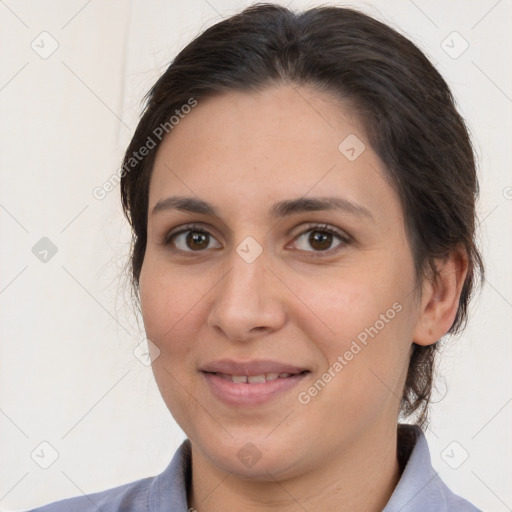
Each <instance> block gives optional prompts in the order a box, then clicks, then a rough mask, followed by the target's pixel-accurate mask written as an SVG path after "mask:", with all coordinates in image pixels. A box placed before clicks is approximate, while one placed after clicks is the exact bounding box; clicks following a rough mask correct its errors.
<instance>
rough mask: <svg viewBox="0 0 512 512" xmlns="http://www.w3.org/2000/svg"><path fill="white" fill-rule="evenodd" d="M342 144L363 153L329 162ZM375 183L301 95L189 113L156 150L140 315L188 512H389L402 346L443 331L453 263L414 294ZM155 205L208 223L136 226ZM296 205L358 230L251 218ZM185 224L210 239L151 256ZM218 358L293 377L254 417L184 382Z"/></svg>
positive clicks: (351, 121) (371, 168) (351, 123)
mask: <svg viewBox="0 0 512 512" xmlns="http://www.w3.org/2000/svg"><path fill="white" fill-rule="evenodd" d="M350 134H355V135H357V137H358V138H359V139H360V140H361V141H363V143H364V144H365V146H366V149H365V150H364V151H363V153H362V154H361V155H360V156H359V157H358V158H357V159H356V160H354V161H349V160H348V159H347V158H346V156H345V155H344V154H342V153H341V152H340V151H339V149H338V145H339V144H340V142H342V141H343V140H344V139H345V138H346V137H347V136H348V135H350ZM385 176H386V174H385V169H384V167H383V164H382V163H381V162H380V160H379V158H378V157H377V155H376V154H375V152H374V151H373V150H372V148H371V147H370V144H369V142H368V141H367V140H366V136H365V133H364V130H363V127H362V125H361V123H360V122H359V120H358V119H357V118H356V116H355V115H353V114H352V113H351V111H350V108H349V106H348V105H345V104H343V103H339V102H337V103H334V101H333V100H332V98H329V97H328V96H326V95H325V94H324V93H319V92H318V91H315V90H314V89H311V88H309V87H306V86H301V87H299V88H294V87H291V86H289V85H282V86H272V87H270V88H266V89H264V90H263V91H261V92H259V93H257V94H256V93H254V92H251V93H242V92H229V93H226V94H223V95H221V96H217V97H214V98H209V99H206V100H201V101H199V103H198V105H197V106H196V107H195V108H194V109H193V110H192V112H191V113H190V114H188V115H187V116H186V117H185V118H184V119H183V120H181V121H180V123H179V125H177V126H175V128H174V129H173V131H172V132H171V134H170V135H169V136H168V137H167V138H166V139H165V140H164V141H163V143H162V145H161V146H160V148H159V150H158V153H157V157H156V162H155V166H154V170H153V174H152V178H151V183H150V191H149V215H148V241H147V248H146V254H145V259H144V263H143V266H142V271H141V275H140V282H139V285H140V297H141V308H142V314H143V320H144V325H145V328H146V333H147V337H148V339H149V340H151V342H152V343H154V345H155V346H156V347H158V349H159V351H160V354H159V356H158V357H157V358H156V359H155V360H154V362H153V372H154V375H155V379H156V382H157V384H158V387H159V389H160V392H161V394H162V397H163V399H164V401H165V403H166V405H167V407H168V408H169V410H170V412H171V413H172V415H173V417H174V418H175V420H176V421H177V423H178V424H179V425H180V427H181V428H182V429H183V431H184V432H185V433H186V435H187V437H188V438H189V439H190V441H191V443H192V467H193V471H192V483H191V488H190V490H189V493H188V500H189V506H191V507H194V508H195V509H196V510H197V511H198V512H203V511H208V512H216V511H221V510H222V511H224V510H226V508H227V507H228V508H229V509H231V510H248V511H257V510H274V509H275V510H279V511H285V512H287V511H298V510H304V509H306V510H318V511H323V510H338V511H349V510H350V511H352V512H353V511H363V510H364V511H366V512H368V511H380V510H382V508H383V507H384V506H385V504H386V503H387V501H388V500H389V498H390V496H391V494H392V492H393V490H394V488H395V486H396V484H397V482H398V480H399V478H400V474H399V469H398V462H397V458H396V425H397V417H398V410H399V398H400V397H401V394H402V389H403V385H404V382H405V376H406V370H407V366H408V361H409V356H410V350H411V346H412V343H413V341H414V342H416V343H417V344H423V345H427V344H431V343H434V342H435V341H436V340H438V339H439V338H440V337H441V336H442V335H443V334H445V333H446V332H447V331H448V329H449V328H450V326H451V324H452V322H453V319H454V317H455V313H456V310H457V305H458V298H459V295H460V290H461V286H462V283H463V280H464V277H465V275H466V271H467V262H466V259H465V258H464V256H463V254H461V253H459V252H454V254H452V255H451V256H450V257H449V258H447V259H446V260H444V261H439V262H437V264H438V269H439V272H440V275H439V277H438V278H437V279H435V280H432V281H429V280H425V281H424V282H421V283H418V282H417V281H416V280H415V273H414V262H413V258H412V254H411V248H410V246H409V243H408V239H407V235H406V231H405V225H404V214H403V211H402V208H401V205H400V201H399V198H398V196H397V194H396V193H395V191H394V189H393V188H392V187H391V185H390V183H389V181H388V180H387V179H386V177H385ZM168 196H187V197H195V198H200V199H202V200H204V201H208V202H210V203H212V204H213V205H214V206H215V207H216V209H217V210H218V212H219V217H216V216H210V215H205V214H199V213H192V212H183V211H177V210H170V211H161V212H158V213H155V214H153V213H152V209H153V207H154V206H155V205H156V203H157V202H158V201H160V200H161V199H165V198H166V197H168ZM304 196H305V197H313V196H315V197H322V196H337V197H343V198H345V199H348V200H350V201H352V202H353V203H357V204H358V205H362V206H364V207H365V208H366V209H368V210H369V212H370V214H371V217H370V216H364V215H357V214H354V213H353V212H347V211H337V210H323V211H310V212H301V213H296V214H293V215H290V216H287V217H285V218H280V219H275V218H272V217H270V216H269V213H268V212H269V209H270V207H271V206H272V205H273V204H274V203H275V202H277V201H282V200H288V199H295V198H299V197H304ZM192 222H193V223H194V224H197V225H199V227H200V228H202V229H203V230H206V231H208V233H209V234H210V235H207V237H206V241H205V243H204V244H203V245H199V247H200V249H199V250H197V245H194V243H193V242H192V243H191V242H190V241H189V243H188V244H187V241H186V234H187V233H185V234H181V235H178V236H177V237H174V238H171V239H170V240H171V242H169V243H168V245H165V240H166V237H167V240H168V241H169V238H168V235H169V233H171V231H178V230H177V229H176V228H179V227H180V226H183V225H185V224H188V223H192ZM315 224H327V225H328V226H332V227H333V228H338V229H339V230H340V231H341V232H342V233H345V234H348V235H349V241H348V242H342V241H341V239H340V238H338V237H337V235H332V236H330V235H329V234H328V233H326V234H325V235H326V236H327V237H329V238H328V239H327V250H323V251H322V250H321V249H318V247H319V245H315V244H314V242H313V243H311V241H308V236H309V235H312V234H313V233H314V232H316V231H318V229H319V228H314V225H315ZM312 225H313V227H311V226H312ZM194 229H197V228H194ZM192 231H193V229H192ZM320 231H321V233H324V231H322V230H321V229H320ZM304 233H305V234H304ZM248 236H251V237H253V238H254V239H255V240H256V241H257V242H258V244H259V245H260V246H261V249H262V251H263V252H262V253H261V254H260V256H259V257H258V258H257V259H256V260H255V261H253V262H252V263H248V262H247V261H245V260H244V259H243V258H242V257H241V256H240V255H239V254H238V253H237V251H236V249H237V247H238V246H239V245H240V244H241V242H242V241H244V240H245V239H246V237H248ZM203 241H204V240H203ZM329 241H330V242H331V243H330V244H329ZM194 249H196V250H194ZM180 250H181V251H182V252H180ZM187 251H188V252H187ZM396 303H398V304H399V305H400V306H401V310H400V312H399V313H397V314H396V315H394V318H393V319H392V320H389V321H388V322H387V323H385V327H383V328H382V329H380V330H379V331H378V334H377V335H375V336H374V337H373V338H369V340H368V343H367V345H366V346H364V347H363V348H362V350H360V351H359V352H358V353H357V355H355V356H354V357H353V359H352V360H350V361H348V362H347V364H346V365H345V366H344V367H343V369H342V370H341V371H339V372H337V373H336V376H335V377H334V378H332V379H331V381H330V382H329V383H328V384H327V385H326V386H325V387H324V388H323V389H322V390H321V391H320V392H318V393H317V394H316V396H314V397H311V400H310V401H309V403H307V404H302V403H300V402H299V400H298V398H297V396H298V394H299V392H301V391H307V390H308V388H309V387H311V386H312V385H313V384H314V383H315V381H317V380H318V379H319V378H321V376H322V374H323V373H325V372H326V371H328V369H329V368H330V367H332V366H333V363H334V362H335V361H336V360H337V358H338V356H340V355H341V356H343V354H345V353H346V351H347V350H349V349H350V347H351V343H352V341H353V340H355V339H357V336H358V334H360V333H361V332H362V331H364V330H365V328H368V327H370V326H374V325H375V324H376V321H377V320H379V318H381V317H380V315H382V314H386V311H387V310H389V309H390V308H392V306H393V304H396ZM155 352H157V351H155ZM221 358H231V359H237V360H249V359H274V360H277V361H282V362H287V363H291V364H295V365H297V366H300V367H305V368H308V369H310V370H311V373H309V374H308V375H307V376H306V378H305V379H303V381H302V382H301V383H299V385H298V386H297V387H296V388H293V389H292V390H290V391H287V392H286V393H283V394H281V395H279V396H278V397H276V398H274V399H272V400H271V401H270V402H268V403H265V404H263V405H259V406H254V407H242V408H240V407H239V408H234V407H232V406H228V405H226V404H224V403H222V402H220V401H219V400H218V399H217V398H216V397H215V396H214V395H213V394H212V393H211V391H210V389H209V387H208V386H207V384H206V383H205V380H204V378H203V375H202V374H201V373H200V372H199V371H198V369H199V368H200V367H201V366H202V365H204V364H205V363H208V362H211V361H215V360H218V359H221ZM248 442H250V443H252V444H253V445H255V446H256V447H257V449H258V451H259V453H260V454H261V458H260V459H259V460H258V461H257V462H256V463H255V464H254V465H252V466H251V467H246V466H245V465H244V464H242V463H241V461H240V459H239V458H238V457H237V454H238V453H239V451H240V450H241V449H242V447H243V446H244V445H245V444H246V443H248Z"/></svg>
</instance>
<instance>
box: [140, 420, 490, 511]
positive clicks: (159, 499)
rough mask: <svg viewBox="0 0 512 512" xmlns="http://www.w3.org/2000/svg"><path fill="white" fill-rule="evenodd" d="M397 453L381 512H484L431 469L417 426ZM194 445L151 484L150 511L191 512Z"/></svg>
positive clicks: (402, 429) (403, 431)
mask: <svg viewBox="0 0 512 512" xmlns="http://www.w3.org/2000/svg"><path fill="white" fill-rule="evenodd" d="M397 435H398V438H397V439H398V454H399V458H401V459H402V460H401V465H402V466H405V467H404V469H403V472H402V475H401V477H400V480H399V482H398V484H397V486H396V487H395V490H394V491H393V494H392V495H391V497H390V499H389V501H388V503H387V505H386V506H385V507H384V509H383V511H382V512H481V511H479V509H477V508H476V507H474V506H473V505H471V504H470V503H469V502H467V501H465V500H464V499H462V498H460V497H459V496H457V495H455V494H454V493H452V491H450V489H449V488H448V487H447V486H446V485H445V484H444V482H443V481H442V480H441V478H440V477H439V475H438V473H437V471H435V470H434V468H433V467H432V463H431V460H430V452H429V449H428V444H427V440H426V438H425V435H424V434H423V432H422V430H421V429H420V427H418V426H417V425H407V424H399V425H398V434H397ZM191 453H192V452H191V445H190V441H189V440H188V439H186V440H185V441H183V443H182V444H181V446H180V447H179V448H178V450H177V451H176V453H175V455H174V457H173V459H172V461H171V463H170V464H169V466H168V467H167V468H166V469H165V470H164V472H163V473H160V475H158V476H157V477H156V478H155V479H154V480H153V482H152V484H151V487H150V490H149V510H151V512H162V511H167V510H169V504H172V505H173V508H172V510H173V512H189V508H188V504H187V489H188V486H189V484H190V478H191V470H192V468H191V464H192V462H191V461H192V458H191Z"/></svg>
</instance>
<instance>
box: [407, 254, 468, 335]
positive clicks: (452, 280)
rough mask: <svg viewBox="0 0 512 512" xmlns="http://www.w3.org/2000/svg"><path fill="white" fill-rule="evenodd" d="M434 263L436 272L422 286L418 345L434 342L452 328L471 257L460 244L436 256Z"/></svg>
mask: <svg viewBox="0 0 512 512" xmlns="http://www.w3.org/2000/svg"><path fill="white" fill-rule="evenodd" d="M435 266H436V270H437V273H436V275H434V276H429V277H425V278H424V282H423V286H422V296H421V301H420V311H419V314H418V320H417V323H416V327H415V330H414V336H413V341H414V343H416V344H417V345H431V344H433V343H435V342H436V341H438V340H439V339H440V338H441V337H442V336H444V335H445V334H446V333H447V332H448V331H449V330H450V328H451V326H452V324H453V322H454V320H455V316H456V314H457V310H458V307H459V300H460V294H461V292H462V287H463V285H464V281H465V279H466V275H467V272H468V258H467V255H466V253H465V251H464V250H463V249H462V248H460V249H457V250H455V251H453V252H452V253H451V254H450V255H449V256H447V257H446V258H442V259H438V260H435Z"/></svg>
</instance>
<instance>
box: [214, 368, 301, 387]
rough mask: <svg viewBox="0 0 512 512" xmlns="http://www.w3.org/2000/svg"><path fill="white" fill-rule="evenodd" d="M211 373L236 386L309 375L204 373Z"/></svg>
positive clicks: (284, 373) (285, 373)
mask: <svg viewBox="0 0 512 512" xmlns="http://www.w3.org/2000/svg"><path fill="white" fill-rule="evenodd" d="M204 373H209V374H211V375H216V376H217V377H220V378H221V379H224V380H227V381H229V382H234V383H235V384H262V383H264V382H271V381H274V380H277V379H288V378H290V377H294V376H296V375H302V374H306V373H309V370H304V371H302V372H299V373H288V372H282V373H276V372H270V373H262V374H260V375H231V374H229V373H221V372H204Z"/></svg>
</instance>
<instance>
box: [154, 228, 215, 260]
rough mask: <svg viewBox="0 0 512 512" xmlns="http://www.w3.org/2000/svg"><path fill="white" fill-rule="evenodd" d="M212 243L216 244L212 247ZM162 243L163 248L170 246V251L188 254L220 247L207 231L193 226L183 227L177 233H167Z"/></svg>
mask: <svg viewBox="0 0 512 512" xmlns="http://www.w3.org/2000/svg"><path fill="white" fill-rule="evenodd" d="M212 242H216V244H213V245H212ZM163 243H164V245H165V246H172V247H171V249H172V250H176V251H178V252H188V253H190V252H200V251H203V250H204V249H212V248H214V249H219V248H220V247H221V245H220V244H219V243H218V242H217V240H216V239H215V238H214V237H213V236H212V235H211V234H210V233H209V232H208V231H206V230H204V229H202V228H200V227H197V226H196V225H194V224H192V225H188V226H183V227H182V228H181V229H180V230H179V231H176V232H171V233H169V235H167V236H166V238H165V240H164V242H163Z"/></svg>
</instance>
